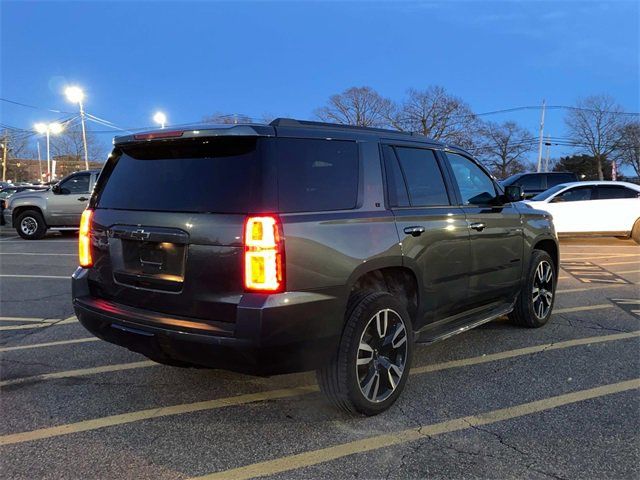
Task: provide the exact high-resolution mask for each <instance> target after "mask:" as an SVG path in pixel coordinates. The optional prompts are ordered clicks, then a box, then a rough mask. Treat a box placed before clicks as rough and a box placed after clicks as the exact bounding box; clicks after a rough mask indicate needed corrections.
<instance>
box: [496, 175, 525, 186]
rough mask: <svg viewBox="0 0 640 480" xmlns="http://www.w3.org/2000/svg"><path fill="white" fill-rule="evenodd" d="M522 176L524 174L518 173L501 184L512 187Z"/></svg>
mask: <svg viewBox="0 0 640 480" xmlns="http://www.w3.org/2000/svg"><path fill="white" fill-rule="evenodd" d="M521 176H522V173H516V174H515V175H511V176H510V177H507V178H505V179H504V180H500V184H501V185H503V186H505V187H506V186H507V185H511V184H512V183H513V182H515V181H516V180H518V179H519V178H520V177H521Z"/></svg>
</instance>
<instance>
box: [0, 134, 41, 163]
mask: <svg viewBox="0 0 640 480" xmlns="http://www.w3.org/2000/svg"><path fill="white" fill-rule="evenodd" d="M31 136H33V135H32V134H31V133H30V132H25V131H17V130H10V129H4V130H2V132H0V142H1V143H2V148H4V145H6V146H7V158H24V157H25V156H26V155H29V156H31V152H30V151H29V139H30V137H31ZM2 148H0V154H2Z"/></svg>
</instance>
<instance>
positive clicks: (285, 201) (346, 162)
mask: <svg viewBox="0 0 640 480" xmlns="http://www.w3.org/2000/svg"><path fill="white" fill-rule="evenodd" d="M276 145H277V147H276V155H277V159H278V199H279V206H280V211H282V212H314V211H320V210H344V209H349V208H354V207H355V206H356V203H357V201H358V168H359V167H358V165H359V162H358V146H357V145H356V143H355V142H345V141H337V140H315V139H296V138H282V139H278V140H276Z"/></svg>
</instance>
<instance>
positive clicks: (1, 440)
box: [0, 330, 640, 445]
mask: <svg viewBox="0 0 640 480" xmlns="http://www.w3.org/2000/svg"><path fill="white" fill-rule="evenodd" d="M638 337H640V330H639V331H634V332H628V333H616V334H613V335H599V336H595V337H587V338H578V339H574V340H566V341H563V342H557V343H546V344H542V345H534V346H531V347H524V348H519V349H515V350H507V351H503V352H498V353H493V354H488V355H481V356H478V357H471V358H463V359H460V360H451V361H448V362H442V363H436V364H432V365H426V366H423V367H417V368H412V369H411V371H410V375H420V374H423V373H427V372H435V371H440V370H447V369H453V368H460V367H467V366H471V365H479V364H483V363H490V362H494V361H498V360H504V359H507V358H514V357H519V356H523V355H531V354H534V353H540V352H545V351H551V350H561V349H564V348H570V347H576V346H582V345H592V344H598V343H605V342H613V341H617V340H627V339H631V338H638ZM130 365H133V364H130ZM132 368H135V367H132ZM61 373H64V372H61ZM58 378H64V377H62V376H59V377H58ZM316 391H318V387H317V386H316V385H305V386H302V387H295V388H289V389H280V390H268V391H265V392H258V393H250V394H244V395H237V396H234V397H226V398H219V399H214V400H206V401H202V402H195V403H184V404H179V405H172V406H169V407H156V408H150V409H146V410H139V411H135V412H129V413H123V414H117V415H110V416H107V417H101V418H94V419H91V420H84V421H80V422H75V423H68V424H63V425H58V426H55V427H48V428H40V429H37V430H31V431H27V432H19V433H11V434H7V435H2V436H0V445H10V444H15V443H23V442H29V441H32V440H41V439H44V438H51V437H59V436H62V435H68V434H71V433H78V432H85V431H89V430H97V429H100V428H104V427H110V426H116V425H124V424H128V423H133V422H138V421H141V420H149V419H153V418H159V417H167V416H172V415H183V414H187V413H192V412H198V411H203V410H214V409H218V408H223V407H230V406H237V405H243V404H246V403H254V402H259V401H264V400H273V399H278V398H288V397H295V396H300V395H305V394H308V393H312V392H316Z"/></svg>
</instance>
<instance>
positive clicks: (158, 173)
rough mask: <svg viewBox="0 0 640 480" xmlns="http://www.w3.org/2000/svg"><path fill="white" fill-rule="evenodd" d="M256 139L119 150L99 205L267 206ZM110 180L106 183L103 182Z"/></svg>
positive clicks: (218, 209) (229, 209) (242, 209)
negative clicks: (263, 202) (263, 197)
mask: <svg viewBox="0 0 640 480" xmlns="http://www.w3.org/2000/svg"><path fill="white" fill-rule="evenodd" d="M257 147H258V142H257V140H256V138H254V137H221V138H213V139H198V140H183V141H173V142H157V143H155V142H150V143H146V144H142V145H134V146H128V147H124V148H123V149H122V150H116V151H115V152H114V153H115V156H114V157H113V158H112V159H111V160H109V163H108V164H107V166H106V167H105V170H104V171H103V174H102V175H101V178H100V180H99V184H100V185H103V188H102V191H101V192H100V194H99V195H100V196H99V197H98V200H97V202H98V207H100V208H113V209H123V210H148V211H166V212H196V213H204V212H214V213H247V212H251V211H255V210H256V209H257V208H258V206H259V205H262V194H263V183H262V182H263V178H262V177H263V175H262V162H261V161H260V156H259V155H258V153H257ZM102 177H104V179H103V178H102Z"/></svg>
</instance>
